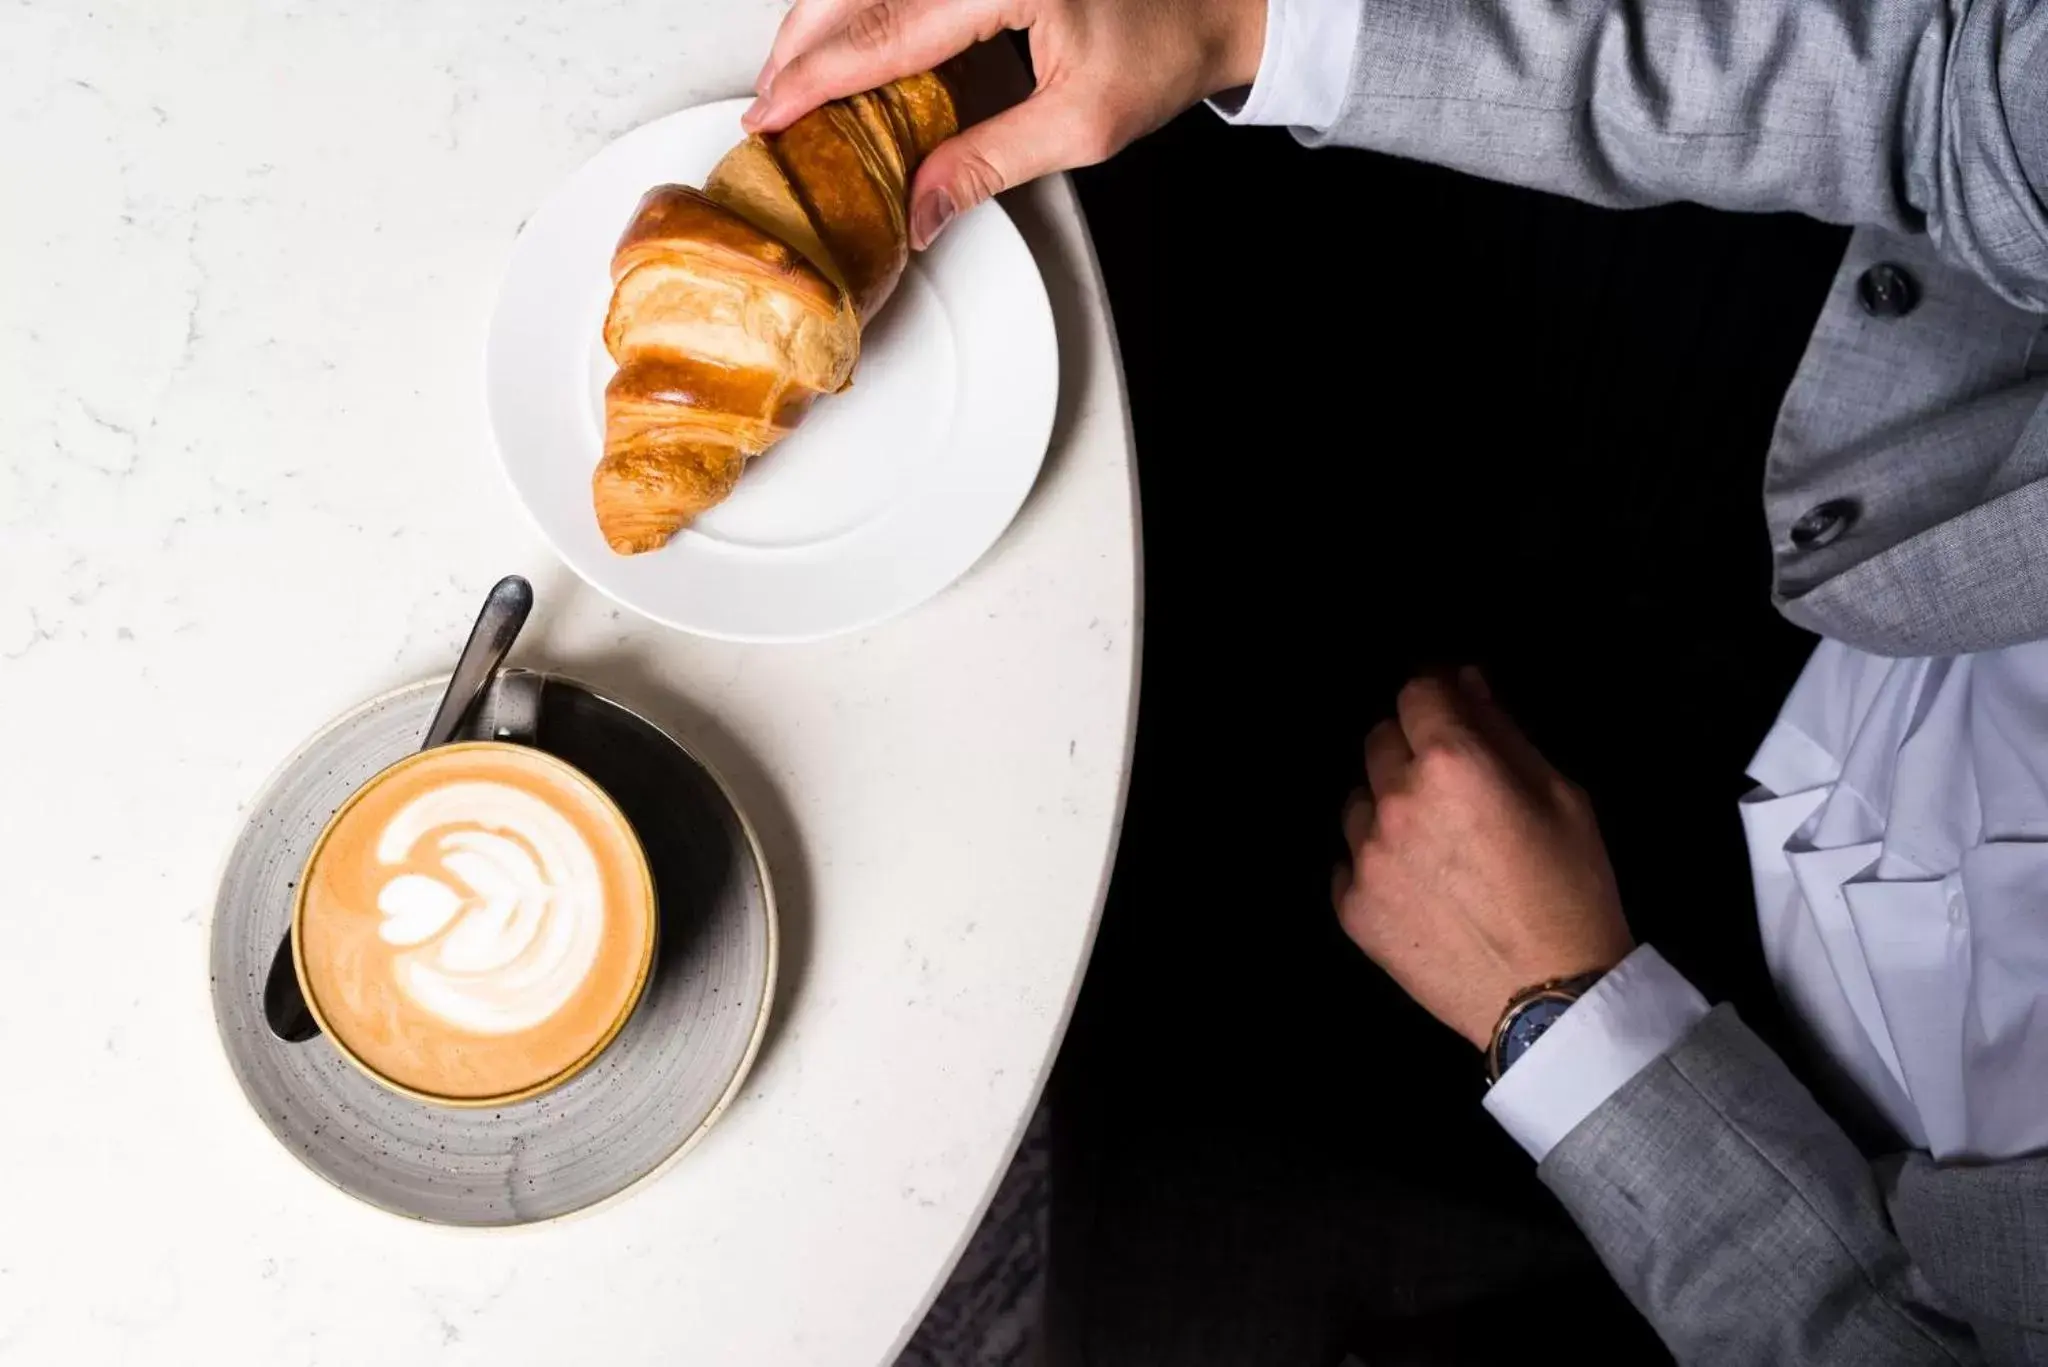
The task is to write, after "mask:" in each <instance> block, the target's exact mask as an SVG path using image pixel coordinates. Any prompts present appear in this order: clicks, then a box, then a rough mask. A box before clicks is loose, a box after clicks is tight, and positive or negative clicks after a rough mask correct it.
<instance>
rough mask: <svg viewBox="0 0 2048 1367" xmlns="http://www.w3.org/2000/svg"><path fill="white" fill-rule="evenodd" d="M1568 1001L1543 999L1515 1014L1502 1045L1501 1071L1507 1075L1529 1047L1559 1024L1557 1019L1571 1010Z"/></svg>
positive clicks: (1509, 1023)
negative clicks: (1546, 1031)
mask: <svg viewBox="0 0 2048 1367" xmlns="http://www.w3.org/2000/svg"><path fill="white" fill-rule="evenodd" d="M1571 1008H1572V1004H1571V1003H1570V1002H1568V1001H1559V1000H1558V999H1556V998H1554V997H1543V998H1539V999H1537V1000H1536V1001H1533V1002H1530V1003H1529V1004H1528V1005H1527V1006H1525V1007H1523V1008H1522V1009H1521V1010H1520V1011H1518V1012H1516V1013H1515V1018H1514V1019H1513V1020H1511V1021H1509V1022H1508V1028H1507V1032H1506V1034H1505V1035H1504V1036H1503V1037H1502V1039H1501V1045H1500V1070H1501V1071H1502V1072H1503V1073H1505V1072H1506V1071H1507V1070H1508V1069H1509V1068H1511V1067H1513V1066H1514V1062H1515V1060H1516V1059H1518V1058H1520V1057H1521V1056H1522V1055H1523V1054H1525V1053H1527V1052H1528V1051H1529V1046H1530V1045H1532V1044H1534V1043H1535V1042H1536V1041H1537V1040H1539V1039H1541V1038H1543V1032H1544V1031H1545V1030H1548V1029H1549V1028H1550V1027H1551V1026H1553V1025H1555V1024H1557V1018H1558V1017H1559V1016H1562V1015H1563V1014H1564V1013H1565V1012H1567V1011H1569V1010H1571Z"/></svg>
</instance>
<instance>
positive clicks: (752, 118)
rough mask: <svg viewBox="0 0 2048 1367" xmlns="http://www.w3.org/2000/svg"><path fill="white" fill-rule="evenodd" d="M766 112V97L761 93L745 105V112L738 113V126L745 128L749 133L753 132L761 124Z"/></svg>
mask: <svg viewBox="0 0 2048 1367" xmlns="http://www.w3.org/2000/svg"><path fill="white" fill-rule="evenodd" d="M767 113H768V97H767V96H766V95H763V96H761V98H759V99H757V100H755V101H754V102H753V103H752V104H750V105H748V106H747V112H746V113H744V114H742V115H740V127H742V128H744V129H746V130H747V131H748V132H749V133H751V132H753V131H754V130H755V129H757V128H759V127H760V126H761V120H762V118H763V117H764V116H765V115H766V114H767Z"/></svg>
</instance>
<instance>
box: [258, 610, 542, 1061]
mask: <svg viewBox="0 0 2048 1367" xmlns="http://www.w3.org/2000/svg"><path fill="white" fill-rule="evenodd" d="M532 610H533V585H531V584H529V583H527V582H526V581H525V580H524V579H522V578H520V577H519V576H518V575H516V574H508V575H506V576H505V577H504V578H503V579H500V580H499V581H498V582H497V583H496V584H494V585H493V586H492V587H491V591H490V594H489V595H488V596H487V597H486V598H485V599H484V608H483V611H482V612H479V613H478V614H477V615H476V625H475V626H473V627H471V628H470V629H469V641H468V642H467V643H466V644H465V645H464V646H463V647H462V655H461V656H460V658H458V659H457V660H456V661H455V672H454V673H453V674H451V675H449V676H448V691H447V692H446V693H443V694H442V695H441V706H440V707H439V708H438V709H436V711H435V712H434V719H433V720H432V721H431V722H428V723H427V731H426V734H425V735H424V736H422V737H421V738H420V749H422V750H431V749H433V748H434V747H435V746H437V745H446V744H447V743H448V742H449V741H451V740H453V739H455V734H456V732H458V731H459V730H461V729H462V720H463V718H464V717H467V716H468V715H469V712H470V709H471V708H472V707H474V706H475V705H476V700H477V699H478V698H479V697H480V696H482V694H483V691H484V689H485V688H486V687H488V686H489V684H490V682H491V676H492V675H494V674H496V673H497V672H498V666H499V665H500V664H502V663H503V662H504V659H505V653H506V652H507V651H509V650H510V649H512V642H513V640H514V639H515V638H516V637H517V636H518V635H519V628H521V627H523V626H525V625H526V614H527V613H529V612H531V611H532ZM263 1019H264V1021H265V1022H266V1023H267V1024H268V1025H269V1026H270V1032H271V1033H272V1034H274V1035H276V1036H277V1037H278V1038H279V1039H281V1040H284V1041H285V1042H286V1043H289V1044H298V1043H300V1042H302V1041H304V1040H309V1039H311V1038H313V1036H315V1035H317V1034H319V1033H320V1025H319V1023H318V1022H317V1021H315V1020H314V1019H313V1013H312V1012H311V1011H310V1010H308V1009H307V1007H306V998H305V996H304V995H303V994H302V993H301V992H300V991H299V973H298V968H297V966H296V965H295V964H294V963H293V962H292V933H291V930H290V929H289V928H287V929H286V930H285V933H284V939H283V940H281V941H279V942H278V946H277V953H276V954H274V955H272V956H271V959H270V975H269V976H268V977H267V978H265V979H264V980H263Z"/></svg>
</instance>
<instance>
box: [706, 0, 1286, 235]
mask: <svg viewBox="0 0 2048 1367" xmlns="http://www.w3.org/2000/svg"><path fill="white" fill-rule="evenodd" d="M1005 29H1014V30H1019V31H1023V32H1027V33H1028V34H1029V35H1030V39H1031V67H1032V71H1033V73H1034V74H1035V76H1036V78H1037V82H1038V88H1037V90H1036V91H1035V92H1034V93H1033V94H1032V95H1031V96H1030V98H1028V99H1026V100H1025V101H1024V102H1023V103H1021V104H1018V105H1016V106H1014V107H1013V108H1010V109H1007V110H1005V111H1003V112H1002V113H1000V114H997V115H996V116H995V117H994V118H991V119H988V120H986V121H984V122H982V123H979V124H976V125H975V126H974V127H972V128H969V129H967V130H966V131H965V132H963V133H961V134H960V136H958V137H956V138H954V139H952V140H951V141H949V142H947V143H945V144H943V145H942V146H940V147H939V148H937V149H936V150H935V151H934V152H933V153H932V154H931V156H930V157H928V158H927V159H926V160H925V163H924V165H923V166H922V167H920V168H919V169H918V172H917V180H916V183H915V184H914V185H913V186H912V187H911V200H910V205H911V208H910V229H911V241H912V243H913V244H914V245H915V246H917V247H920V248H922V247H925V246H927V245H929V244H930V242H931V240H932V238H934V237H936V236H937V235H938V233H939V231H940V230H941V229H942V228H944V227H945V226H946V224H947V223H948V222H950V221H951V220H952V219H953V218H954V217H955V215H957V214H962V213H965V212H966V211H967V210H969V209H971V208H973V207H974V206H975V205H976V204H979V203H980V202H981V201H982V200H984V199H987V198H988V197H989V196H990V195H993V194H997V193H999V192H1001V191H1003V190H1008V189H1012V188H1014V187H1015V186H1018V185H1022V184H1023V183H1024V182H1025V181H1027V180H1032V179H1034V178H1036V177H1038V176H1042V175H1046V174H1048V173H1050V172H1053V171H1065V170H1069V169H1071V168H1073V167H1076V166H1088V165H1092V164H1093V163H1095V162H1098V161H1102V160H1104V159H1105V158H1107V157H1109V156H1110V155H1111V154H1113V153H1115V152H1117V151H1119V150H1121V149H1122V148H1123V147H1124V146H1125V145H1126V144H1128V143H1130V142H1132V141H1133V140H1135V139H1137V138H1138V137H1141V136H1142V135H1144V134H1146V133H1149V132H1151V131H1152V130H1153V129H1155V128H1157V127H1159V126H1160V125H1161V124H1163V123H1165V122H1166V121H1167V120H1168V119H1171V118H1172V117H1173V116H1174V115H1176V114H1178V113H1180V112H1181V111H1182V110H1183V109H1186V108H1187V107H1188V106H1189V105H1192V104H1194V103H1195V102H1196V101H1197V100H1201V99H1205V98H1207V97H1208V96H1210V95H1215V94H1218V93H1220V92H1222V91H1225V90H1230V89H1234V88H1235V87H1238V86H1243V85H1250V84H1251V83H1252V79H1253V78H1254V77H1255V76H1257V75H1258V71H1259V58H1260V55H1261V53H1262V52H1263V51H1264V49H1265V41H1266V0H796V3H795V5H794V6H793V7H792V8H791V9H790V12H789V15H788V17H787V18H786V19H784V20H783V23H782V31H781V32H780V33H778V34H777V35H776V38H775V47H774V50H773V51H772V52H771V53H770V54H769V57H768V64H767V65H766V66H764V67H763V68H762V69H761V75H760V78H759V80H758V81H757V82H756V83H755V91H756V93H758V94H759V95H760V99H759V100H758V101H756V102H755V104H754V107H753V108H752V109H750V110H748V111H747V114H746V116H745V118H744V119H743V120H742V121H743V122H744V123H745V124H746V126H747V128H748V130H749V131H752V132H775V131H778V130H780V129H783V128H786V127H788V126H789V125H790V124H791V123H794V122H795V121H796V120H797V119H799V118H802V117H803V116H804V115H805V114H807V113H809V112H810V111H811V110H813V109H816V108H817V107H818V106H819V105H821V104H823V103H825V102H826V101H827V100H833V99H838V98H841V97H842V96H846V95H853V94H857V93H858V92H860V91H863V90H870V89H873V88H874V87H875V86H878V85H884V84H886V83H888V82H890V81H893V80H896V79H897V78H899V77H902V76H909V75H912V74H914V73H916V72H919V71H925V70H928V69H929V68H932V67H935V66H938V65H939V64H940V63H942V62H945V61H947V60H948V59H950V58H952V57H954V56H957V55H958V54H960V53H961V52H963V51H965V50H966V49H967V48H968V47H970V46H972V45H973V44H975V43H977V42H983V41H986V40H987V39H990V38H993V37H995V36H996V35H997V34H999V33H1001V32H1003V31H1004V30H1005Z"/></svg>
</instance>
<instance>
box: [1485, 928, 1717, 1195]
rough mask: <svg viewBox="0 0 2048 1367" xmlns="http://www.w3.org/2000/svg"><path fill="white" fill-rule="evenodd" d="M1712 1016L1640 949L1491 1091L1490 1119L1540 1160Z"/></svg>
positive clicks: (1656, 957)
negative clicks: (1626, 1083) (1604, 1102)
mask: <svg viewBox="0 0 2048 1367" xmlns="http://www.w3.org/2000/svg"><path fill="white" fill-rule="evenodd" d="M1706 1014H1707V999H1706V998H1705V997H1702V996H1701V995H1700V994H1699V990H1698V989H1697V988H1695V987H1694V986H1693V985H1692V984H1691V983H1689V982H1687V981H1686V980H1685V979H1684V978H1683V977H1682V976H1680V974H1679V972H1678V970H1677V969H1675V968H1673V967H1672V966H1671V965H1670V964H1668V963H1666V962H1665V961H1664V956H1663V955H1661V954H1659V953H1658V952H1657V951H1656V950H1654V949H1652V948H1650V947H1649V946H1648V945H1642V946H1639V947H1638V948H1637V949H1636V950H1635V952H1633V953H1632V954H1630V955H1629V956H1628V957H1627V958H1626V959H1623V960H1622V961H1621V962H1620V963H1618V964H1616V965H1615V966H1614V968H1613V970H1612V971H1611V972H1609V973H1608V974H1607V976H1605V977H1604V978H1602V979H1600V981H1599V982H1597V983H1595V984H1594V985H1593V989H1592V990H1591V991H1590V992H1588V993H1586V995H1585V996H1583V997H1581V998H1579V999H1578V1000H1577V1001H1576V1002H1573V1003H1572V1006H1571V1009H1570V1010H1569V1011H1566V1012H1565V1013H1564V1014H1563V1015H1562V1016H1559V1017H1558V1018H1557V1022H1556V1023H1555V1024H1554V1025H1552V1026H1551V1027H1550V1028H1549V1029H1548V1030H1546V1031H1544V1032H1543V1034H1542V1035H1541V1036H1539V1037H1538V1038H1537V1040H1536V1042H1535V1043H1534V1044H1532V1045H1530V1046H1529V1049H1528V1052H1526V1053H1524V1054H1523V1055H1522V1056H1521V1057H1520V1058H1519V1059H1516V1060H1515V1064H1514V1066H1513V1067H1511V1068H1509V1069H1508V1070H1507V1071H1506V1072H1505V1073H1502V1074H1501V1077H1500V1081H1498V1082H1496V1083H1494V1084H1493V1087H1492V1089H1491V1090H1489V1091H1488V1092H1487V1094H1486V1101H1485V1106H1486V1111H1487V1114H1489V1115H1491V1116H1492V1117H1493V1118H1494V1119H1495V1120H1497V1121H1499V1122H1500V1124H1501V1128H1503V1129H1505V1130H1506V1131H1507V1132H1508V1133H1509V1134H1510V1135H1512V1136H1513V1137H1514V1140H1515V1142H1516V1143H1517V1144H1520V1145H1521V1146H1522V1147H1523V1148H1524V1149H1527V1150H1528V1151H1529V1156H1530V1157H1532V1158H1534V1159H1535V1160H1536V1161H1537V1162H1539V1163H1540V1162H1542V1161H1543V1159H1544V1157H1545V1155H1547V1154H1548V1153H1549V1152H1550V1151H1551V1149H1553V1148H1554V1147H1556V1145H1557V1143H1558V1141H1559V1140H1561V1139H1563V1138H1564V1137H1565V1136H1566V1135H1567V1134H1570V1133H1571V1132H1572V1129H1573V1128H1574V1127H1575V1126H1576V1125H1577V1124H1578V1123H1579V1122H1580V1121H1581V1120H1584V1119H1585V1118H1586V1117H1587V1116H1589V1115H1591V1114H1592V1113H1593V1112H1594V1111H1595V1110H1597V1109H1598V1108H1599V1106H1600V1103H1601V1102H1603V1101H1605V1100H1607V1098H1608V1097H1610V1096H1613V1095H1614V1094H1615V1093H1616V1092H1617V1091H1619V1090H1621V1086H1622V1084H1623V1083H1625V1082H1627V1081H1628V1080H1629V1079H1630V1078H1632V1077H1634V1076H1635V1075H1636V1074H1637V1073H1639V1072H1641V1071H1642V1070H1643V1069H1644V1068H1647V1067H1648V1066H1649V1065H1650V1064H1652V1063H1654V1062H1656V1060H1657V1059H1658V1058H1660V1057H1662V1056H1663V1054H1664V1053H1665V1052H1666V1051H1667V1050H1669V1049H1670V1048H1672V1047H1673V1046H1674V1045H1676V1044H1677V1043H1678V1041H1679V1040H1680V1039H1682V1038H1683V1037H1684V1036H1685V1034H1686V1033H1687V1032H1688V1031H1690V1030H1691V1029H1692V1028H1693V1026H1695V1025H1697V1024H1698V1023H1699V1022H1700V1021H1701V1020H1703V1019H1705V1017H1706Z"/></svg>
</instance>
